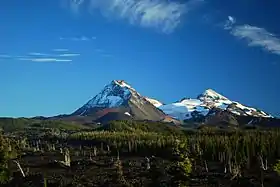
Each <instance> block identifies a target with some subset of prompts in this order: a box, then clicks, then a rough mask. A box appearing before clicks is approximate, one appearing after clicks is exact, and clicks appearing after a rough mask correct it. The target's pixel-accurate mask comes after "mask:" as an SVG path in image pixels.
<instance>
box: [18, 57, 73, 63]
mask: <svg viewBox="0 0 280 187" xmlns="http://www.w3.org/2000/svg"><path fill="white" fill-rule="evenodd" d="M18 60H25V61H32V62H71V61H72V60H71V59H57V58H18Z"/></svg>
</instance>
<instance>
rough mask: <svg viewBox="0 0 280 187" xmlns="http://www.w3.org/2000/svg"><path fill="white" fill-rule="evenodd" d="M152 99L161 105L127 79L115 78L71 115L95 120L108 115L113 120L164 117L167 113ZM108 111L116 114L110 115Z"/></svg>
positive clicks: (157, 118)
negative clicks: (128, 82)
mask: <svg viewBox="0 0 280 187" xmlns="http://www.w3.org/2000/svg"><path fill="white" fill-rule="evenodd" d="M152 101H154V102H153V104H154V105H155V106H159V103H158V102H156V100H149V101H148V100H147V99H146V98H145V97H144V96H141V94H139V93H138V92H137V91H136V90H135V89H134V88H132V87H131V86H130V85H129V84H127V83H126V82H125V81H123V80H114V81H112V82H111V83H110V84H108V85H106V86H105V87H104V89H103V90H102V91H101V92H99V93H98V94H97V95H96V96H94V97H93V98H92V99H91V100H89V101H88V102H87V103H86V104H85V105H83V106H82V107H81V108H79V109H78V110H76V111H75V112H73V113H72V114H71V115H70V116H85V117H92V119H93V120H98V119H99V118H101V117H103V116H104V118H102V121H104V120H105V117H106V116H107V117H108V119H111V120H114V119H115V118H114V117H116V118H117V119H120V117H125V119H126V118H127V117H128V116H129V117H131V118H133V119H136V120H153V121H160V120H162V119H164V118H165V114H164V113H163V112H162V111H161V110H159V109H158V108H157V107H155V106H154V105H153V104H152ZM108 113H114V114H110V115H108ZM116 113H119V114H116Z"/></svg>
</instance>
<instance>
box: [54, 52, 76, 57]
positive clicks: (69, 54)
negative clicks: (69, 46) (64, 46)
mask: <svg viewBox="0 0 280 187" xmlns="http://www.w3.org/2000/svg"><path fill="white" fill-rule="evenodd" d="M59 56H61V57H74V56H80V54H77V53H65V54H60V55H59Z"/></svg>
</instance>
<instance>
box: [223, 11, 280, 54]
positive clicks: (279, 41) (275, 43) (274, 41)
mask: <svg viewBox="0 0 280 187" xmlns="http://www.w3.org/2000/svg"><path fill="white" fill-rule="evenodd" d="M229 23H230V24H229ZM235 23H236V20H235V18H233V17H231V16H229V17H228V21H227V22H226V24H225V26H224V29H226V30H229V32H230V34H232V35H233V36H235V37H236V38H239V39H243V40H245V41H246V42H247V43H248V46H249V47H261V48H262V49H263V50H264V51H267V52H270V53H273V54H276V55H280V38H279V37H277V36H276V35H275V34H273V33H270V32H268V31H267V30H266V29H264V28H260V27H256V26H251V25H246V24H245V25H235Z"/></svg>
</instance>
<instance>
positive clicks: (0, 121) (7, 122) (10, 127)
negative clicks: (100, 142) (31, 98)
mask: <svg viewBox="0 0 280 187" xmlns="http://www.w3.org/2000/svg"><path fill="white" fill-rule="evenodd" d="M0 128H1V129H2V130H3V131H5V132H12V131H19V130H24V129H26V128H55V129H66V130H80V129H89V128H90V127H89V126H85V125H81V124H76V123H71V122H64V121H59V120H38V119H29V118H0Z"/></svg>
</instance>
